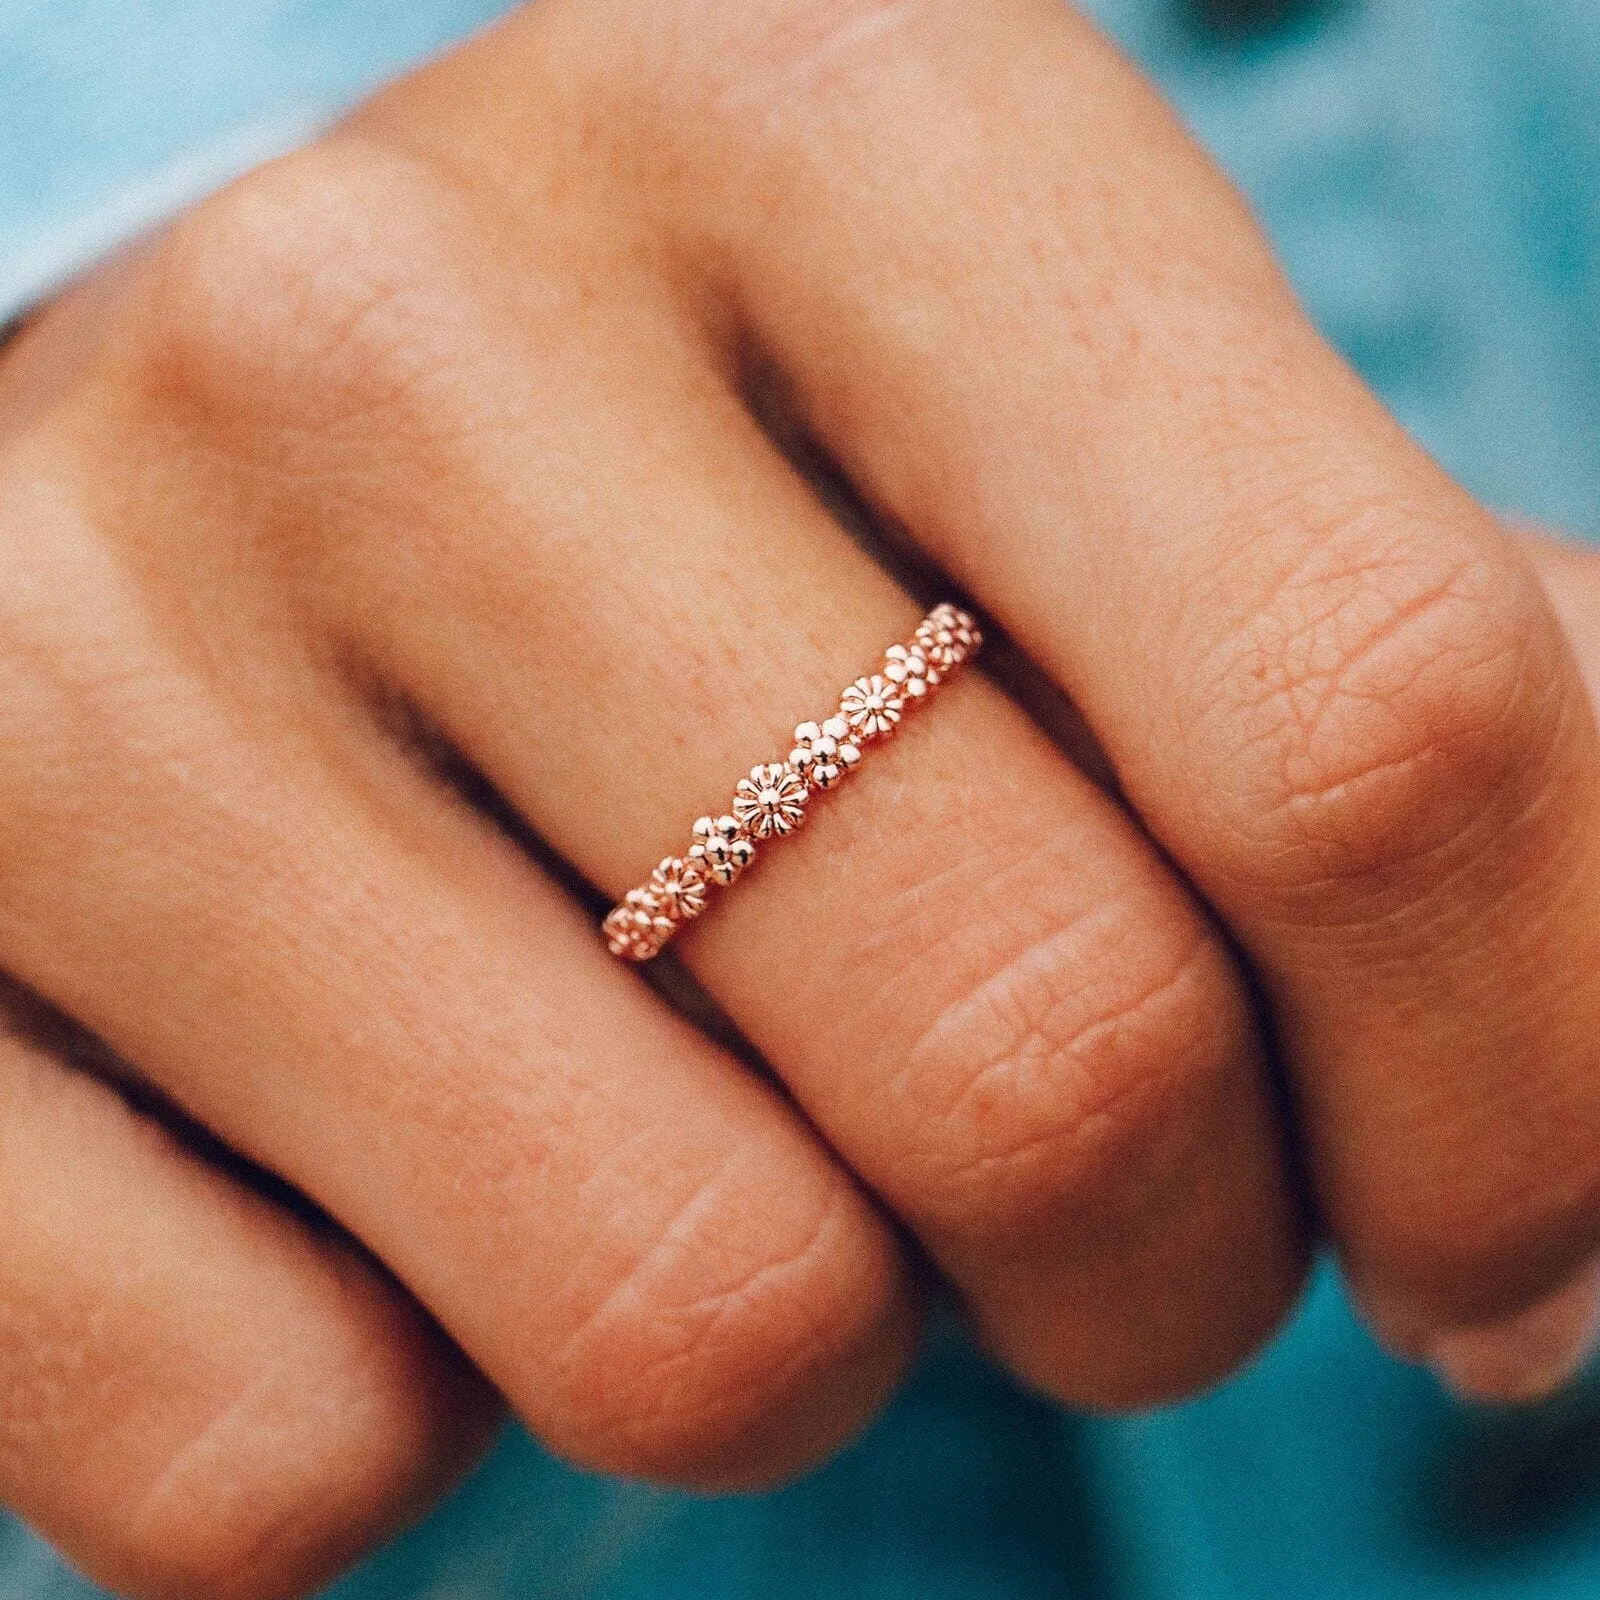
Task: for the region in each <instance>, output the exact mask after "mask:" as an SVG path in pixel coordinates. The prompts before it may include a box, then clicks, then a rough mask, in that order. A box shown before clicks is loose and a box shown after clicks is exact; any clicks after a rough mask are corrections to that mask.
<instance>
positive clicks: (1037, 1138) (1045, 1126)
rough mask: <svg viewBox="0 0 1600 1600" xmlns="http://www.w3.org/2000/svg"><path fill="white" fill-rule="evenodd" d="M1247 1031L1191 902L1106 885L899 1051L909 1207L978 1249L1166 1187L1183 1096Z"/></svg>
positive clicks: (1211, 1077)
mask: <svg viewBox="0 0 1600 1600" xmlns="http://www.w3.org/2000/svg"><path fill="white" fill-rule="evenodd" d="M1250 1048H1251V1046H1250V1043H1249V1020H1248V1018H1247V1016H1246V1015H1245V1011H1244V1007H1243V1004H1242V1000H1241V998H1240V997H1239V995H1238V992H1237V988H1236V985H1235V984H1234V983H1233V981H1232V977H1231V974H1230V972H1229V969H1228V965H1227V961H1226V957H1225V956H1224V955H1223V953H1222V951H1221V949H1220V947H1219V946H1218V945H1217V943H1216V941H1215V940H1214V939H1213V938H1212V937H1211V936H1210V934H1209V933H1208V932H1206V931H1205V930H1203V929H1200V928H1198V927H1197V926H1196V925H1195V924H1194V922H1193V919H1192V918H1190V917H1189V916H1187V915H1180V916H1174V915H1173V913H1172V909H1171V908H1170V907H1159V908H1151V907H1148V906H1145V905H1135V904H1132V903H1128V902H1112V903H1109V904H1107V905H1103V906H1101V907H1099V908H1097V909H1096V910H1094V911H1092V912H1090V913H1087V914H1085V915H1082V916H1079V917H1077V918H1074V919H1072V920H1071V921H1069V922H1068V923H1067V924H1066V925H1065V926H1063V927H1061V928H1060V929H1059V930H1058V931H1056V932H1054V933H1052V934H1049V935H1047V936H1046V937H1045V938H1044V939H1042V940H1040V941H1037V942H1033V943H1030V944H1029V945H1028V946H1027V947H1026V948H1025V949H1023V951H1022V952H1021V953H1020V954H1018V955H1015V956H1013V957H1012V958H1011V959H1008V960H1007V961H1006V962H1005V963H1004V964H1003V965H1002V966H1001V967H1000V968H999V970H997V971H995V972H994V973H993V974H992V975H990V976H988V977H987V978H986V979H984V980H983V981H982V982H980V983H978V984H976V985H975V986H973V987H970V988H969V989H967V990H966V992H965V993H964V994H963V995H962V996H961V998H960V999H959V1000H957V1001H956V1002H955V1003H954V1004H953V1005H951V1006H949V1007H947V1008H945V1009H943V1010H942V1011H941V1012H940V1014H939V1015H938V1017H937V1019H936V1020H935V1022H934V1024H933V1026H932V1027H931V1028H930V1029H929V1030H928V1031H927V1032H926V1033H925V1034H924V1035H923V1036H922V1037H921V1039H920V1040H919V1041H918V1042H917V1044H916V1045H915V1046H914V1047H913V1048H912V1050H911V1051H910V1052H909V1053H908V1054H907V1056H906V1058H905V1060H904V1063H903V1066H902V1068H901V1075H902V1079H903V1082H904V1083H905V1084H907V1085H910V1084H915V1085H916V1093H917V1096H918V1098H919V1112H918V1116H917V1118H916V1121H915V1124H914V1129H913V1133H912V1138H913V1140H914V1149H913V1155H912V1159H913V1161H914V1163H915V1169H916V1170H914V1172H913V1176H912V1182H911V1184H910V1188H911V1189H912V1191H913V1192H914V1194H915V1195H916V1200H915V1208H916V1211H917V1213H918V1217H917V1220H918V1222H919V1224H920V1225H921V1226H923V1227H926V1228H929V1229H932V1230H934V1231H936V1233H937V1234H938V1235H939V1236H940V1237H942V1238H944V1239H946V1240H949V1241H952V1242H953V1244H954V1245H955V1246H956V1247H958V1248H964V1249H968V1250H972V1249H976V1250H978V1251H979V1252H982V1251H984V1250H985V1249H986V1248H988V1247H990V1246H992V1245H994V1244H996V1243H1003V1242H1006V1241H1015V1240H1018V1239H1026V1238H1034V1237H1038V1236H1040V1235H1041V1234H1042V1233H1044V1232H1046V1231H1048V1230H1051V1229H1054V1228H1058V1227H1059V1226H1060V1224H1061V1221H1062V1219H1063V1217H1064V1216H1067V1215H1070V1216H1071V1217H1072V1218H1073V1223H1074V1227H1075V1228H1083V1227H1092V1226H1093V1225H1094V1218H1095V1217H1096V1216H1097V1215H1103V1214H1105V1213H1107V1212H1108V1210H1109V1211H1114V1212H1115V1213H1116V1214H1117V1217H1118V1218H1119V1219H1122V1220H1125V1219H1126V1217H1127V1215H1128V1214H1129V1212H1130V1211H1136V1210H1138V1209H1140V1208H1141V1207H1144V1206H1146V1205H1149V1204H1156V1203H1159V1201H1160V1199H1161V1198H1166V1197H1168V1196H1167V1190H1168V1188H1169V1186H1170V1180H1171V1177H1172V1174H1173V1171H1174V1169H1175V1168H1176V1167H1178V1166H1180V1165H1182V1164H1183V1161H1184V1157H1183V1156H1182V1154H1181V1146H1182V1144H1183V1141H1184V1134H1185V1129H1186V1126H1187V1122H1188V1120H1189V1117H1188V1112H1189V1110H1190V1108H1192V1107H1194V1106H1195V1105H1197V1104H1200V1103H1202V1102H1203V1101H1205V1100H1207V1099H1209V1098H1210V1097H1211V1096H1212V1095H1213V1093H1214V1090H1215V1086H1216V1083H1217V1081H1218V1079H1219V1078H1221V1077H1222V1076H1224V1075H1225V1074H1228V1073H1231V1072H1233V1071H1235V1070H1236V1069H1237V1067H1238V1064H1239V1062H1240V1061H1241V1060H1243V1059H1245V1058H1246V1056H1247V1054H1248V1052H1249V1050H1250ZM1108 1220H1109V1219H1108Z"/></svg>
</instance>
